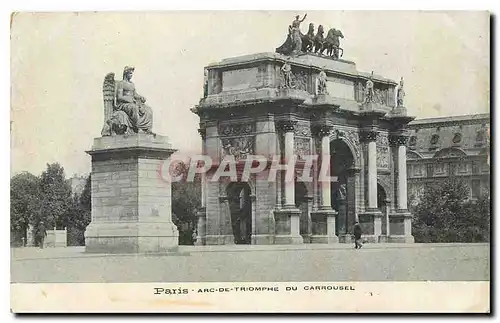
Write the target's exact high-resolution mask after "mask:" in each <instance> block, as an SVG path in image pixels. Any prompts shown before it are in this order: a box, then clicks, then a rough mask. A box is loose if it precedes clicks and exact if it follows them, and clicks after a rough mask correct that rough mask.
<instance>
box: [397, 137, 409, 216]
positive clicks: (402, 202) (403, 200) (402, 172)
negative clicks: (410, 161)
mask: <svg viewBox="0 0 500 323" xmlns="http://www.w3.org/2000/svg"><path fill="white" fill-rule="evenodd" d="M398 141H399V146H398V209H400V210H407V209H408V189H407V177H406V146H405V143H406V137H400V139H399V140H398Z"/></svg>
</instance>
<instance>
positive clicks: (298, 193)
mask: <svg viewBox="0 0 500 323" xmlns="http://www.w3.org/2000/svg"><path fill="white" fill-rule="evenodd" d="M295 206H296V207H297V208H298V209H299V210H300V235H301V236H302V238H303V239H304V242H305V243H309V242H311V233H310V229H309V228H310V227H311V223H310V217H309V198H308V193H307V187H306V185H305V184H304V183H303V182H295Z"/></svg>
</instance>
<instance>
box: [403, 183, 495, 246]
mask: <svg viewBox="0 0 500 323" xmlns="http://www.w3.org/2000/svg"><path fill="white" fill-rule="evenodd" d="M468 197H469V188H468V186H467V184H466V183H465V182H463V181H461V180H460V179H457V178H448V179H446V180H444V181H440V182H436V183H435V184H433V185H431V186H428V187H426V189H425V191H424V194H423V196H422V198H421V200H420V202H419V203H418V205H416V207H415V213H414V220H413V225H412V231H413V235H414V237H415V242H483V241H489V234H490V205H489V204H490V202H489V197H488V196H487V195H485V196H483V197H482V198H480V199H478V200H476V201H473V200H469V199H468Z"/></svg>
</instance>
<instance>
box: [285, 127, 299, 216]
mask: <svg viewBox="0 0 500 323" xmlns="http://www.w3.org/2000/svg"><path fill="white" fill-rule="evenodd" d="M296 123H297V122H296V121H295V122H289V123H287V124H285V125H284V130H285V163H288V162H289V161H290V160H291V159H292V158H294V145H295V144H294V132H293V131H294V125H295V124H296ZM289 167H290V168H288V169H287V170H286V171H285V176H284V179H285V205H284V206H285V207H292V208H293V207H295V180H294V178H293V177H292V178H291V179H290V178H289V176H287V174H288V172H291V173H295V164H291V165H289Z"/></svg>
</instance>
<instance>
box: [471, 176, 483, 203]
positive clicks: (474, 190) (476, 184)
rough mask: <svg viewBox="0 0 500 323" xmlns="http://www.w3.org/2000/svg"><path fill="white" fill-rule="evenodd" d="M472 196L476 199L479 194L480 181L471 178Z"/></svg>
mask: <svg viewBox="0 0 500 323" xmlns="http://www.w3.org/2000/svg"><path fill="white" fill-rule="evenodd" d="M471 186H472V187H471V190H472V198H474V199H477V198H479V197H480V196H481V181H480V180H478V179H473V180H472V183H471Z"/></svg>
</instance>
